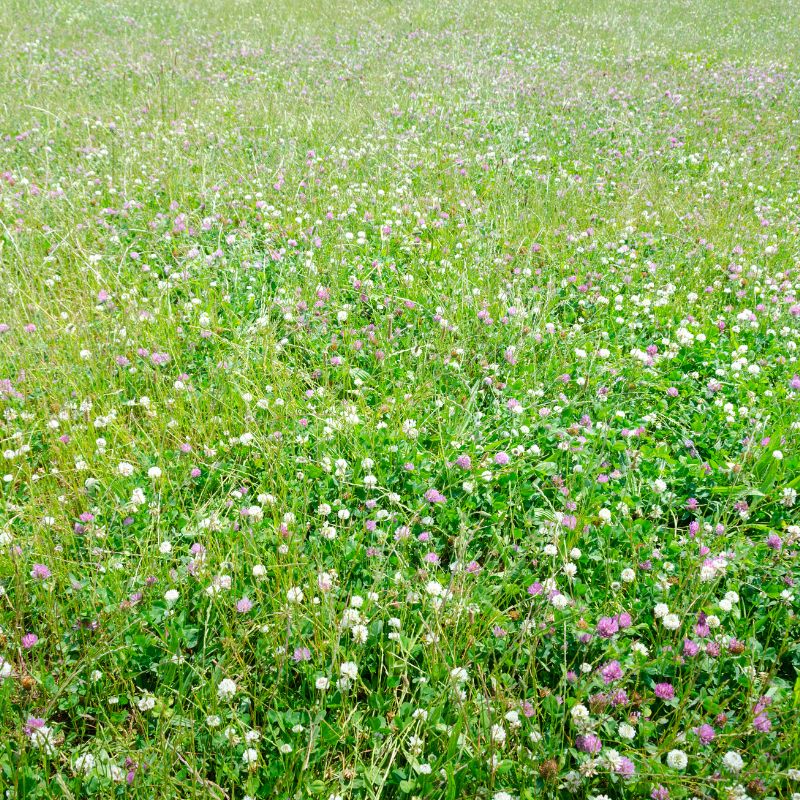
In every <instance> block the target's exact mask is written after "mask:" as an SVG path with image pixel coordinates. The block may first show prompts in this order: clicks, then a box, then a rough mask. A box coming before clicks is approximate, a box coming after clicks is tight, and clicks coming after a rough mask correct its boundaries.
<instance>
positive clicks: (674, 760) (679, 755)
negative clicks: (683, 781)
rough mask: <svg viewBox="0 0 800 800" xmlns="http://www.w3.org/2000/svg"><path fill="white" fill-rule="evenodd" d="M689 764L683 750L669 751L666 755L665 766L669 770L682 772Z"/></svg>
mask: <svg viewBox="0 0 800 800" xmlns="http://www.w3.org/2000/svg"><path fill="white" fill-rule="evenodd" d="M688 764H689V758H688V756H687V755H686V753H684V752H683V750H670V751H669V753H667V766H669V767H670V768H671V769H677V770H684V769H686V767H687V765H688Z"/></svg>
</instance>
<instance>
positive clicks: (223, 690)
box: [217, 678, 236, 700]
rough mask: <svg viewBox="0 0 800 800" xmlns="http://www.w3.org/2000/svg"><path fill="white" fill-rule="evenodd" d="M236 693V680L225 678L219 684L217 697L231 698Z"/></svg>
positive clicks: (222, 698)
mask: <svg viewBox="0 0 800 800" xmlns="http://www.w3.org/2000/svg"><path fill="white" fill-rule="evenodd" d="M235 694H236V682H235V681H232V680H231V679H230V678H223V679H222V680H221V681H220V682H219V684H218V685H217V697H219V699H220V700H231V699H232V698H233V696H234V695H235Z"/></svg>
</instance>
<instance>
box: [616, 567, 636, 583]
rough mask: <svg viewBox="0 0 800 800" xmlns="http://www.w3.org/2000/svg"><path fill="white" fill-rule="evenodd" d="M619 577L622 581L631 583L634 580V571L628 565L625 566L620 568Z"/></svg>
mask: <svg viewBox="0 0 800 800" xmlns="http://www.w3.org/2000/svg"><path fill="white" fill-rule="evenodd" d="M619 577H620V579H621V580H622V582H623V583H633V582H634V581H635V580H636V573H635V572H634V571H633V570H632V569H631V568H630V567H627V568H626V569H624V570H622V573H621V574H620V576H619Z"/></svg>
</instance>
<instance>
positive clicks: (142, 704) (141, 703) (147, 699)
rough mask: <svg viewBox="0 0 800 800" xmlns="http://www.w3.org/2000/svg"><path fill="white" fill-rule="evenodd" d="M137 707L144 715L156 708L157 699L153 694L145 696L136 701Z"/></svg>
mask: <svg viewBox="0 0 800 800" xmlns="http://www.w3.org/2000/svg"><path fill="white" fill-rule="evenodd" d="M136 707H137V708H138V709H139V711H141V712H142V713H143V714H146V713H147V712H148V711H152V710H153V709H154V708H155V707H156V699H155V697H153V695H151V694H144V695H142V696H141V697H140V698H139V699H138V700H137V701H136Z"/></svg>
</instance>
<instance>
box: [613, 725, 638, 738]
mask: <svg viewBox="0 0 800 800" xmlns="http://www.w3.org/2000/svg"><path fill="white" fill-rule="evenodd" d="M617 731H618V732H619V735H620V737H621V738H623V739H628V740H630V739H633V738H635V737H636V728H634V727H633V725H629V724H628V723H627V722H620V724H619V727H618V728H617Z"/></svg>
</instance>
